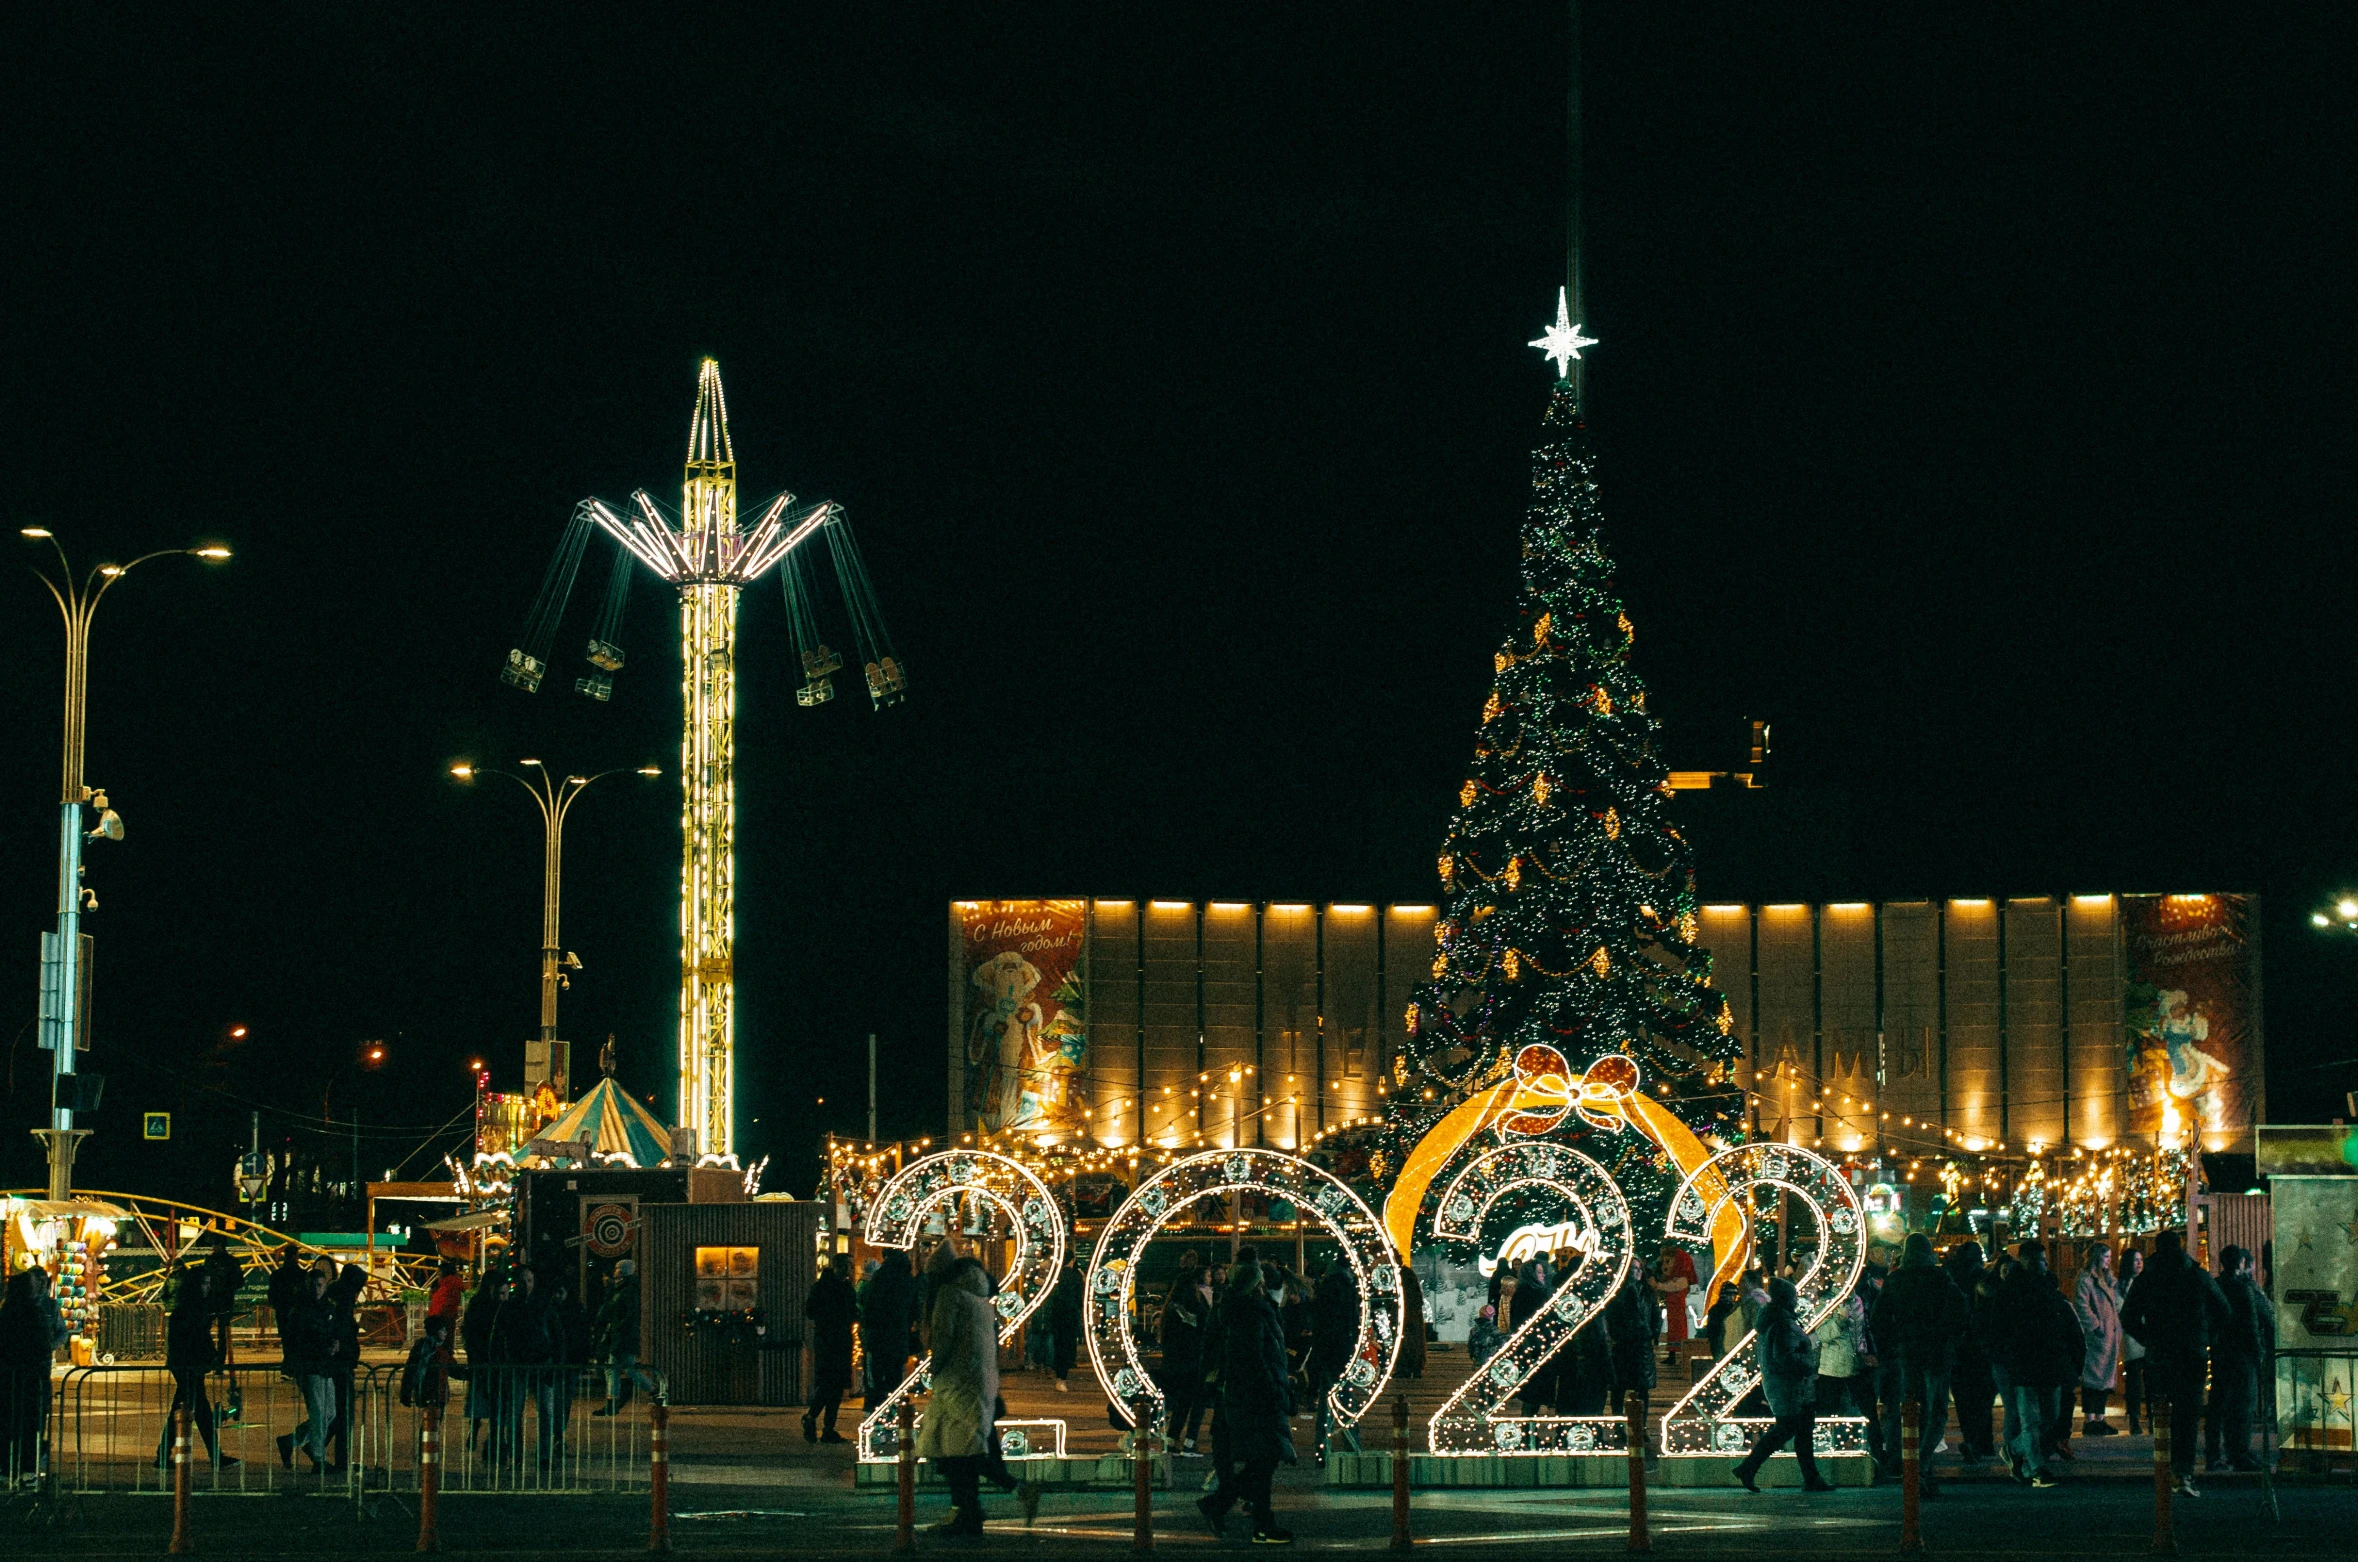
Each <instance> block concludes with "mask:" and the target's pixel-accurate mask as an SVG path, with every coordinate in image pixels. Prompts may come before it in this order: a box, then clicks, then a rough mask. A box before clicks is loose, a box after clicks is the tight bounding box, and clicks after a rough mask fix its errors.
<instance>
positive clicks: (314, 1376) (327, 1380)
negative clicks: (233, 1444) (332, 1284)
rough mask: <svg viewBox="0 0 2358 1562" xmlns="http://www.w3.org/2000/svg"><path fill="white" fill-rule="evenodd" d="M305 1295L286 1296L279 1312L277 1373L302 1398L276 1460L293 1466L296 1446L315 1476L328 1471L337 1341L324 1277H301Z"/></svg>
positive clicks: (282, 1437) (314, 1274)
mask: <svg viewBox="0 0 2358 1562" xmlns="http://www.w3.org/2000/svg"><path fill="white" fill-rule="evenodd" d="M303 1283H304V1284H305V1285H306V1286H307V1288H308V1290H309V1294H308V1295H304V1296H294V1295H288V1296H287V1297H286V1298H285V1302H286V1305H285V1306H283V1307H281V1308H280V1309H279V1313H278V1338H279V1346H280V1351H281V1360H280V1364H279V1371H280V1373H281V1374H282V1375H284V1376H285V1377H287V1378H288V1379H290V1380H292V1381H293V1383H294V1385H295V1388H296V1390H297V1392H299V1393H300V1394H301V1395H302V1396H303V1407H304V1411H305V1414H304V1417H303V1419H302V1420H301V1421H300V1422H298V1423H296V1426H295V1429H294V1430H293V1431H292V1432H282V1433H281V1434H279V1439H278V1462H279V1463H280V1464H282V1465H284V1466H286V1468H288V1469H290V1470H291V1469H293V1468H294V1467H295V1450H296V1449H298V1448H300V1449H302V1450H303V1453H304V1455H305V1456H306V1457H307V1458H309V1459H310V1461H311V1469H312V1472H313V1473H314V1474H319V1473H323V1472H324V1471H325V1470H326V1469H327V1454H328V1431H329V1429H330V1428H331V1427H332V1426H334V1424H335V1420H336V1381H335V1377H336V1370H337V1362H336V1351H337V1347H338V1346H339V1345H340V1344H341V1343H342V1339H341V1334H340V1331H339V1330H338V1329H337V1326H336V1312H335V1309H334V1308H333V1307H332V1306H330V1305H329V1303H328V1299H327V1289H328V1281H327V1276H326V1275H324V1274H322V1273H321V1272H320V1271H318V1270H316V1269H314V1270H312V1271H310V1272H309V1273H308V1274H306V1275H304V1276H303Z"/></svg>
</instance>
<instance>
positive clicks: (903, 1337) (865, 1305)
mask: <svg viewBox="0 0 2358 1562" xmlns="http://www.w3.org/2000/svg"><path fill="white" fill-rule="evenodd" d="M916 1291H917V1280H916V1276H915V1275H913V1274H912V1273H911V1272H910V1270H909V1255H908V1254H907V1253H906V1252H904V1251H903V1250H901V1249H899V1248H886V1249H885V1250H884V1257H883V1258H882V1259H881V1260H879V1261H878V1263H877V1266H876V1272H875V1273H874V1274H872V1275H870V1276H869V1277H868V1278H867V1280H866V1281H865V1282H864V1283H862V1285H861V1286H860V1353H861V1355H862V1357H863V1358H864V1359H865V1361H866V1365H867V1381H866V1383H865V1385H864V1386H863V1387H862V1390H861V1394H862V1397H863V1399H864V1402H865V1403H866V1404H867V1406H868V1408H869V1409H871V1410H873V1409H875V1408H876V1407H877V1406H878V1405H880V1404H882V1403H883V1402H884V1398H885V1396H886V1395H888V1394H890V1393H891V1392H892V1391H893V1390H894V1389H896V1388H899V1387H900V1386H901V1379H902V1378H903V1377H905V1376H907V1375H908V1371H909V1322H910V1309H911V1308H912V1307H913V1306H914V1305H915V1304H916V1300H917V1296H916ZM1033 1327H1035V1328H1037V1327H1040V1325H1039V1324H1034V1325H1033Z"/></svg>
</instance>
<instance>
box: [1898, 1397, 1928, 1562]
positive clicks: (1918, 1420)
mask: <svg viewBox="0 0 2358 1562" xmlns="http://www.w3.org/2000/svg"><path fill="white" fill-rule="evenodd" d="M1923 1435H1924V1401H1922V1400H1921V1399H1918V1398H1916V1397H1915V1396H1914V1395H1910V1396H1909V1397H1908V1400H1907V1402H1906V1403H1905V1404H1903V1405H1901V1406H1900V1555H1902V1556H1910V1557H1912V1556H1916V1555H1919V1554H1921V1553H1922V1552H1923V1550H1924V1511H1923V1506H1922V1504H1923V1495H1924V1487H1923V1482H1924V1465H1923V1455H1922V1453H1921V1452H1920V1445H1921V1443H1922V1441H1923Z"/></svg>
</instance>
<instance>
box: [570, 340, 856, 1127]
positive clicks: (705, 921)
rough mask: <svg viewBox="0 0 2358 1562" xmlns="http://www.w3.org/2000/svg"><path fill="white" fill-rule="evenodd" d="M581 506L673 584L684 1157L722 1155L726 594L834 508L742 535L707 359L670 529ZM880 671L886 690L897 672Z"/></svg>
mask: <svg viewBox="0 0 2358 1562" xmlns="http://www.w3.org/2000/svg"><path fill="white" fill-rule="evenodd" d="M583 509H584V510H585V511H586V512H587V514H588V517H589V519H591V520H592V521H594V522H595V523H596V525H597V526H598V528H599V529H600V530H603V531H604V532H606V533H607V534H608V535H609V536H611V537H612V538H613V539H614V540H615V541H616V542H618V543H620V544H621V545H622V547H623V548H624V549H626V550H627V551H628V552H629V553H630V555H631V556H632V557H633V558H635V559H637V560H638V561H639V562H640V563H641V564H644V565H645V566H646V567H647V568H648V569H650V570H652V571H653V572H654V573H655V574H656V575H658V576H660V577H661V578H662V579H664V580H666V581H669V582H670V583H672V584H673V585H674V586H676V587H678V588H679V594H680V662H681V687H680V695H681V707H682V708H681V717H682V721H681V732H680V791H681V812H680V1010H679V1014H680V1096H679V1113H680V1116H679V1122H680V1126H681V1127H683V1128H686V1129H689V1130H691V1131H692V1133H693V1135H694V1144H693V1146H692V1153H699V1154H710V1155H728V1154H731V1153H732V1152H733V1148H734V1140H735V1128H736V1125H735V1121H734V1112H733V1101H734V1095H735V1084H736V1080H735V1073H736V1017H735V1006H736V932H735V925H736V852H737V841H736V834H737V797H736V777H735V768H736V743H735V725H736V716H737V683H736V648H737V598H738V596H739V594H740V593H741V592H742V591H743V590H744V588H745V587H746V586H748V585H750V584H752V583H753V582H754V581H755V580H757V579H759V578H760V577H761V576H762V575H763V574H764V573H766V572H767V571H769V570H770V569H771V568H772V567H773V566H775V565H777V564H779V563H780V562H781V561H783V560H785V559H786V558H787V556H788V554H790V553H791V552H792V551H793V550H794V549H795V548H797V547H798V546H800V545H801V544H802V543H803V542H804V541H806V540H807V539H809V538H810V537H812V536H813V535H815V534H816V533H818V532H819V531H820V530H821V529H822V528H824V527H826V526H827V525H828V524H829V522H831V521H834V520H836V519H837V518H838V517H839V515H840V509H839V507H838V506H836V505H835V504H833V503H830V502H825V501H822V502H820V503H818V504H812V505H806V506H799V507H798V506H797V505H796V504H795V502H794V496H793V495H791V494H781V495H779V496H778V497H777V498H776V499H774V500H772V501H770V503H769V504H768V505H767V506H765V507H764V509H763V512H762V515H761V517H760V519H759V520H757V521H756V522H755V523H754V524H753V526H752V527H751V528H750V529H749V530H741V529H740V528H739V526H738V524H737V461H736V454H735V452H734V450H733V449H732V448H731V446H730V443H729V418H728V408H727V405H726V403H725V402H724V401H723V399H722V396H721V380H720V365H719V364H718V363H716V362H715V361H714V360H712V359H710V358H707V359H705V360H704V364H703V368H702V372H701V374H700V376H699V378H698V381H697V386H696V415H695V418H694V420H693V421H692V422H691V424H690V425H689V430H688V461H687V474H686V478H685V480H684V481H683V482H682V484H681V488H680V511H679V524H678V526H677V527H676V528H675V527H674V526H672V525H671V524H670V521H669V519H668V518H667V517H666V516H665V515H664V514H663V512H662V510H661V509H660V508H659V507H658V506H657V505H656V503H655V502H654V500H652V499H651V498H650V497H649V496H648V495H647V494H646V493H645V492H643V491H642V492H639V493H636V494H633V495H632V496H631V504H630V506H629V507H628V512H627V513H625V512H624V511H622V510H620V509H618V508H617V507H615V506H610V505H608V504H606V503H605V502H604V501H603V500H598V499H591V500H587V501H585V502H584V505H583ZM791 586H792V582H789V587H790V591H789V595H790V598H791ZM821 650H822V651H823V650H824V647H822V648H821ZM805 661H806V665H807V663H808V661H809V658H808V657H806V658H805ZM887 665H888V666H891V667H892V675H893V677H894V679H895V680H896V681H897V679H898V676H899V672H898V667H897V665H896V664H892V663H890V662H889V660H888V662H887ZM873 679H874V675H871V681H872V682H873ZM804 703H806V704H807V703H810V701H809V700H808V699H807V698H806V700H805V701H804Z"/></svg>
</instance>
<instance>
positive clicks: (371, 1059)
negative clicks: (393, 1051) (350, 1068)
mask: <svg viewBox="0 0 2358 1562" xmlns="http://www.w3.org/2000/svg"><path fill="white" fill-rule="evenodd" d="M360 1061H361V1063H362V1064H363V1065H364V1066H366V1067H368V1068H375V1067H376V1066H377V1065H378V1064H380V1063H382V1062H384V1061H385V1044H384V1043H383V1042H381V1041H372V1042H370V1043H368V1044H367V1045H366V1046H364V1047H362V1048H361V1049H360Z"/></svg>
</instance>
